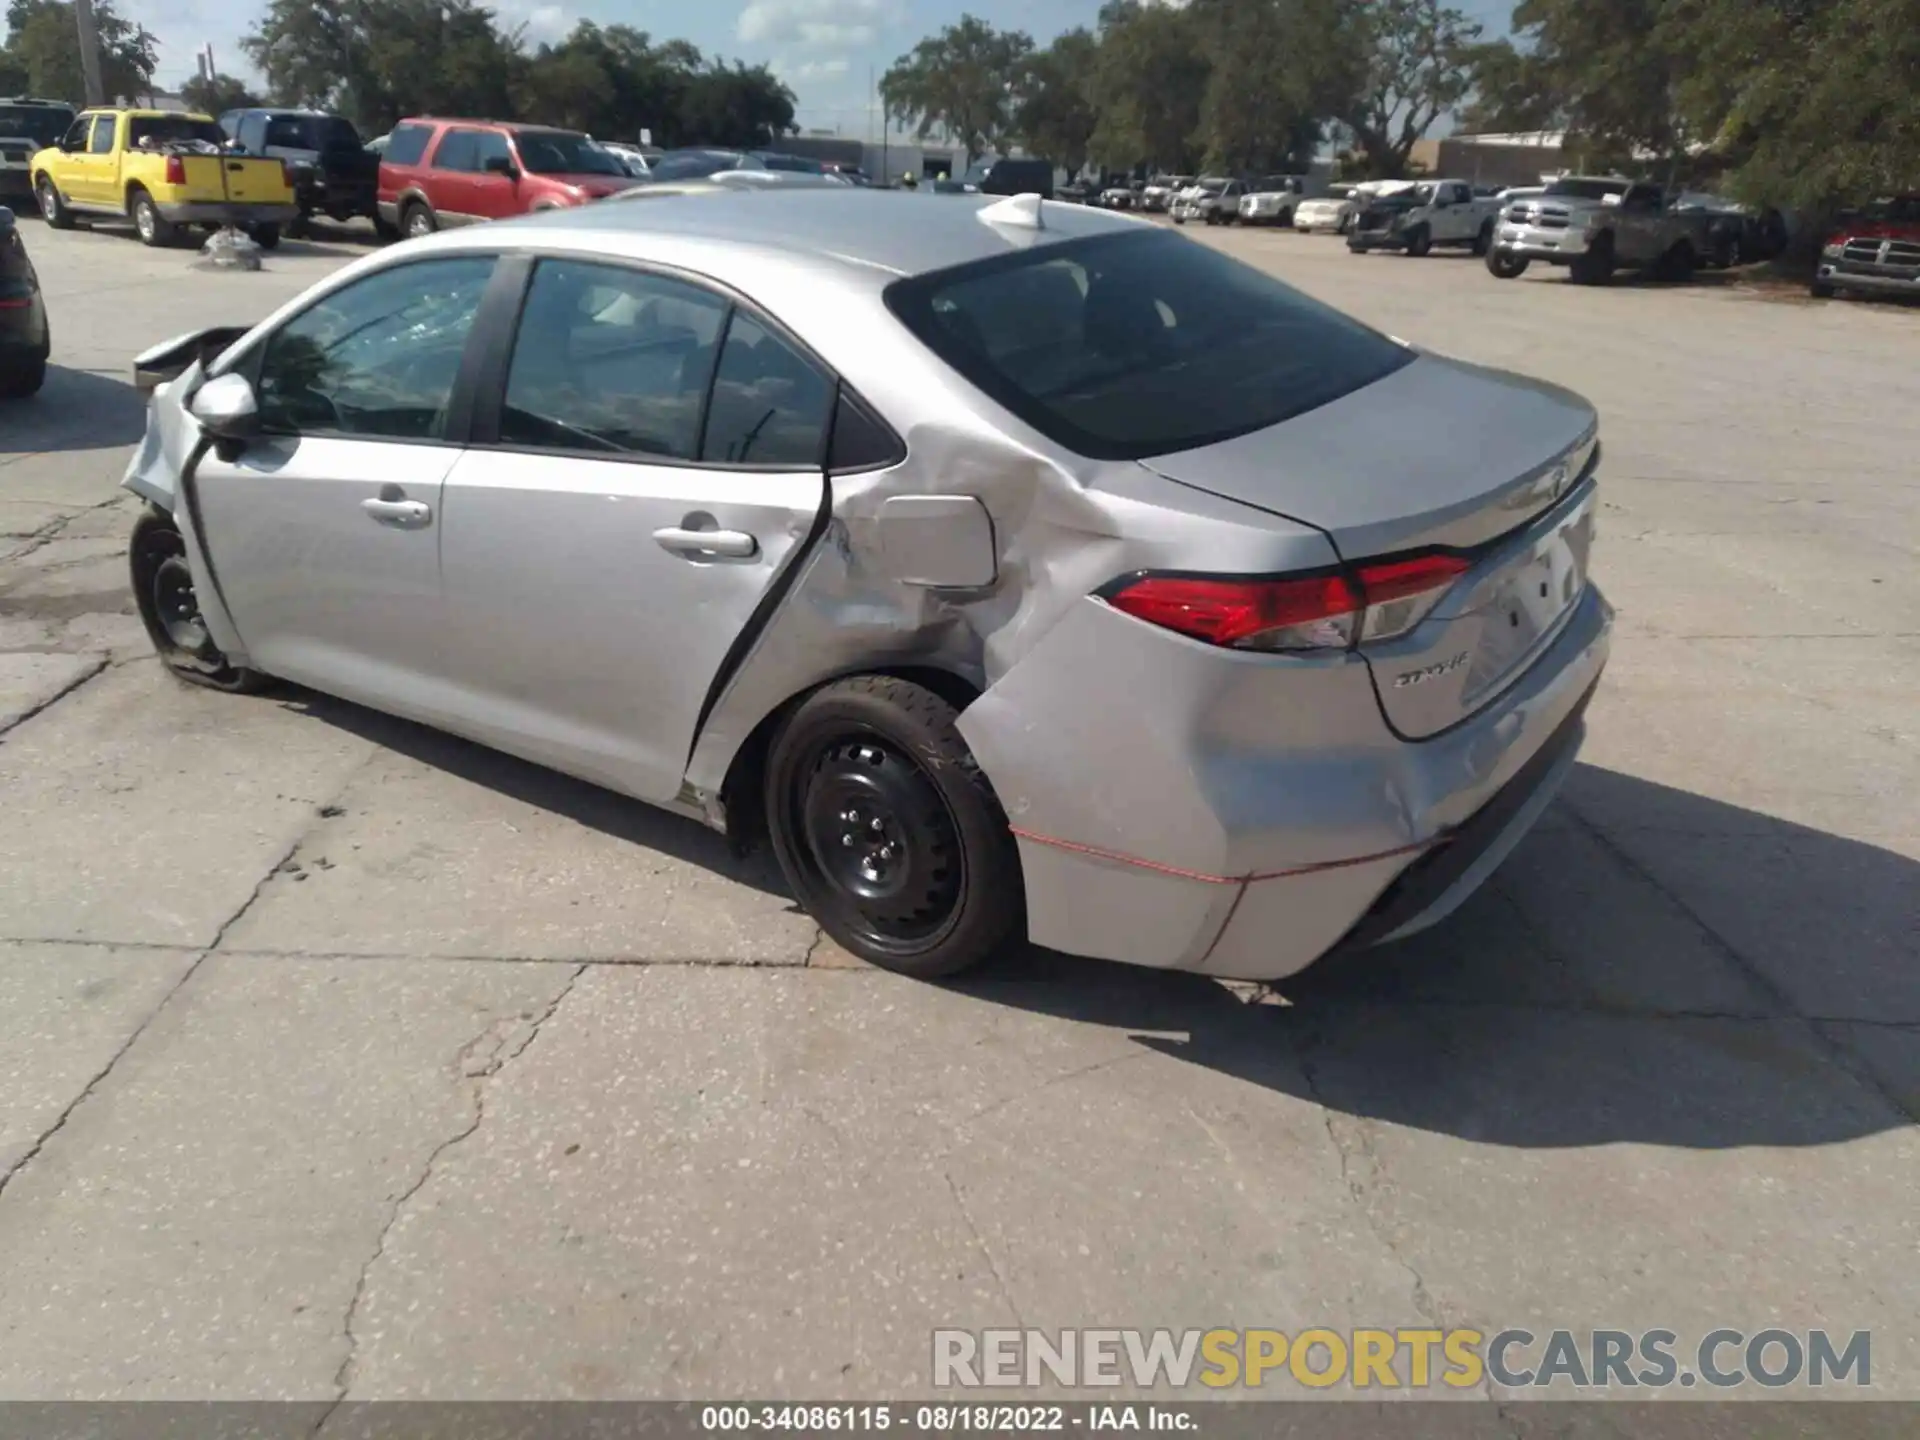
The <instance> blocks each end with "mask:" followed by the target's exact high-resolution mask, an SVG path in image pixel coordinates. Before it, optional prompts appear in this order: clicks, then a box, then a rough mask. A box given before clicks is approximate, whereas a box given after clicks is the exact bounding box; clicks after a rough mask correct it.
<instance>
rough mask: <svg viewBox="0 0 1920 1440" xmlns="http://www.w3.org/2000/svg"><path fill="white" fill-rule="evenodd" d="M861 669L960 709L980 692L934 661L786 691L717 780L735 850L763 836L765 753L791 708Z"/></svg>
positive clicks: (747, 847) (827, 679)
mask: <svg viewBox="0 0 1920 1440" xmlns="http://www.w3.org/2000/svg"><path fill="white" fill-rule="evenodd" d="M861 675H878V676H886V677H890V678H893V679H896V680H906V681H910V682H912V683H913V684H915V685H920V686H923V687H925V688H926V689H928V690H931V691H932V692H933V693H934V694H936V695H938V696H939V697H940V698H941V699H942V700H945V701H946V702H947V703H948V704H949V705H951V706H953V708H954V709H955V710H957V711H959V712H960V713H961V714H965V713H966V709H967V707H968V706H969V705H971V704H972V703H973V702H974V701H975V700H978V699H979V698H980V695H981V690H980V687H979V686H978V685H976V684H975V683H974V681H973V680H972V679H970V678H969V677H967V676H965V675H963V674H961V673H960V672H959V671H958V670H945V669H941V668H940V667H938V666H934V665H895V666H882V667H879V668H877V669H873V670H849V671H846V672H844V673H841V674H835V675H828V676H824V677H822V678H821V679H819V680H816V681H814V682H813V683H812V684H810V685H808V686H806V687H805V688H804V689H802V690H799V691H797V692H796V693H795V694H793V695H790V696H788V697H787V698H786V699H785V700H783V701H781V702H780V703H779V704H778V705H776V706H774V707H773V709H771V710H769V711H768V712H767V713H766V714H765V715H764V716H762V717H761V719H760V723H759V724H757V725H755V726H754V727H753V729H752V731H750V732H749V733H748V735H747V738H746V739H745V740H744V741H742V742H741V744H740V748H739V749H738V750H736V751H734V754H733V759H732V760H731V761H729V762H728V764H727V778H726V779H725V780H723V781H722V782H721V784H720V808H721V813H722V814H723V815H724V816H725V817H726V827H727V843H728V845H729V846H730V847H732V849H733V850H734V851H735V853H737V854H743V855H744V854H746V853H747V852H749V851H751V850H753V849H755V848H756V847H758V846H760V845H762V844H764V843H765V842H766V839H767V809H766V783H765V782H766V773H767V756H768V754H769V753H770V752H771V751H772V749H773V742H774V740H775V739H776V738H778V736H779V734H780V731H781V730H782V729H783V728H785V726H786V723H787V721H788V720H790V719H791V718H792V717H793V713H794V711H796V710H798V709H799V708H800V707H801V706H802V705H804V704H805V703H806V702H807V701H808V699H810V698H811V697H812V696H813V695H814V694H816V693H817V692H819V691H821V690H824V689H825V688H826V687H827V686H829V685H834V684H837V683H839V682H840V681H842V680H851V679H853V678H855V677H856V676H861Z"/></svg>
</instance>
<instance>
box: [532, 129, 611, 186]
mask: <svg viewBox="0 0 1920 1440" xmlns="http://www.w3.org/2000/svg"><path fill="white" fill-rule="evenodd" d="M513 138H514V141H515V142H516V143H517V144H518V146H519V148H520V163H521V164H522V165H523V166H525V167H526V168H527V169H528V170H530V171H532V172H533V173H534V174H535V175H619V176H623V177H624V176H625V175H626V173H627V170H626V167H625V166H624V165H622V164H621V163H620V162H619V161H618V160H616V159H614V158H613V156H611V155H609V154H608V153H607V152H606V151H604V150H602V149H601V148H600V147H599V146H598V145H596V144H594V143H593V141H591V140H589V139H588V138H587V137H586V136H584V135H571V134H568V133H567V132H566V131H564V130H521V131H518V132H516V133H515V135H514V137H513Z"/></svg>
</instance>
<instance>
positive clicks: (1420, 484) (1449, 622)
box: [1143, 355, 1597, 738]
mask: <svg viewBox="0 0 1920 1440" xmlns="http://www.w3.org/2000/svg"><path fill="white" fill-rule="evenodd" d="M1594 436H1595V417H1594V412H1593V408H1592V407H1591V406H1590V405H1588V404H1587V403H1586V402H1585V401H1584V400H1582V399H1580V397H1579V396H1577V395H1574V394H1572V393H1571V392H1570V391H1566V390H1562V389H1560V388H1558V387H1557V386H1553V385H1548V384H1545V383H1544V382H1541V381H1536V380H1529V379H1526V378H1524V377H1521V376H1517V375H1509V374H1506V373H1504V372H1501V371H1497V370H1489V369H1484V368H1482V367H1479V366H1475V365H1468V364H1464V363H1462V362H1459V361H1454V360H1445V359H1440V358H1438V357H1435V356H1429V355H1422V356H1421V357H1420V358H1419V359H1417V360H1415V361H1414V363H1413V364H1411V365H1407V366H1404V367H1402V368H1401V369H1399V370H1396V371H1394V372H1393V373H1392V374H1391V375H1388V376H1387V377H1385V378H1384V379H1382V380H1379V381H1377V382H1375V383H1374V384H1372V385H1369V386H1367V387H1365V388H1364V389H1361V390H1357V391H1355V392H1354V393H1352V394H1351V395H1347V396H1345V397H1343V398H1342V399H1340V400H1337V401H1335V402H1333V403H1332V404H1329V405H1323V406H1321V407H1320V408H1319V409H1317V410H1313V411H1310V412H1308V413H1307V414H1305V415H1299V416H1295V417H1294V418H1293V419H1291V420H1287V421H1285V422H1283V423H1281V424H1279V425H1276V426H1272V427H1270V428H1268V429H1266V430H1261V431H1256V432H1254V433H1252V434H1249V435H1242V436H1238V437H1236V438H1235V439H1232V440H1226V441H1222V442H1220V443H1218V444H1215V445H1208V446H1203V447H1201V448H1199V449H1196V450H1187V451H1181V452H1178V453H1176V454H1172V455H1162V456H1157V457H1154V458H1153V459H1151V460H1148V461H1145V462H1143V463H1144V464H1146V465H1147V466H1148V468H1150V469H1152V470H1154V471H1155V472H1156V473H1158V474H1160V475H1163V476H1165V477H1166V478H1167V479H1169V480H1173V481H1176V482H1178V483H1180V484H1182V485H1187V486H1190V487H1192V488H1194V489H1197V490H1204V491H1206V492H1207V493H1209V494H1212V495H1218V496H1220V497H1222V498H1224V499H1228V500H1236V501H1239V502H1241V503H1242V504H1246V505H1251V506H1253V507H1255V508H1256V509H1260V510H1265V511H1268V512H1270V513H1272V514H1276V515H1282V516H1285V517H1286V518H1288V519H1290V520H1295V521H1298V522H1300V523H1302V524H1306V525H1311V526H1314V527H1315V528H1317V529H1319V530H1322V531H1324V532H1325V533H1326V535H1327V537H1328V539H1329V540H1331V541H1332V542H1333V545H1334V547H1335V549H1336V550H1338V552H1339V553H1340V555H1341V557H1342V558H1343V559H1344V560H1346V561H1348V562H1357V561H1362V560H1372V559H1379V558H1382V557H1388V556H1398V555H1405V554H1408V553H1410V552H1418V551H1431V550H1447V551H1452V552H1455V553H1458V554H1461V555H1463V556H1464V557H1465V558H1467V559H1468V560H1469V561H1470V562H1471V568H1469V569H1468V570H1467V571H1466V572H1465V573H1464V574H1462V575H1461V576H1460V577H1459V578H1458V580H1456V581H1455V582H1454V583H1453V585H1452V586H1451V587H1450V588H1449V589H1448V591H1447V593H1446V595H1445V596H1444V597H1443V598H1442V599H1441V601H1440V603H1439V604H1438V605H1437V606H1435V607H1434V609H1433V611H1432V613H1431V614H1430V615H1428V616H1427V617H1426V618H1425V619H1424V620H1423V621H1421V623H1420V624H1419V625H1417V626H1415V627H1414V628H1413V629H1412V630H1411V631H1409V632H1408V633H1406V634H1405V635H1403V636H1400V637H1399V638H1397V639H1393V640H1390V641H1384V642H1372V643H1369V644H1367V645H1365V646H1363V647H1362V650H1361V654H1362V655H1363V656H1364V657H1365V658H1366V660H1367V663H1368V665H1369V667H1370V668H1371V670H1372V672H1373V677H1374V684H1375V688H1376V690H1377V692H1378V694H1379V698H1380V707H1381V711H1382V713H1383V715H1384V716H1385V718H1386V720H1387V722H1388V724H1389V725H1391V726H1392V727H1393V729H1394V730H1395V731H1396V732H1397V733H1398V734H1400V735H1402V736H1405V737H1408V738H1422V737H1425V736H1428V735H1433V734H1437V733H1438V732H1440V731H1442V730H1445V729H1447V728H1449V727H1450V726H1452V725H1454V724H1455V723H1457V722H1459V721H1460V720H1463V719H1465V718H1466V717H1467V716H1469V715H1471V714H1473V713H1474V712H1475V711H1476V710H1478V709H1480V708H1481V707H1482V706H1484V705H1486V704H1487V703H1489V702H1490V701H1491V700H1493V699H1494V698H1495V697H1496V696H1497V695H1498V694H1499V693H1500V692H1501V691H1502V690H1504V689H1505V688H1506V686H1507V685H1508V684H1510V683H1511V682H1512V681H1513V680H1514V679H1517V678H1518V677H1519V675H1520V674H1522V673H1523V672H1524V671H1525V669H1526V667H1527V664H1528V663H1530V661H1531V660H1532V659H1533V658H1534V657H1536V656H1537V655H1538V653H1539V652H1540V651H1541V650H1542V649H1544V648H1545V646H1546V645H1547V644H1548V643H1549V642H1550V641H1551V639H1552V637H1553V635H1554V634H1556V633H1557V632H1558V630H1559V628H1560V626H1561V624H1562V623H1564V621H1565V619H1566V617H1567V615H1568V614H1570V613H1571V611H1572V608H1573V605H1574V603H1575V602H1576V601H1577V600H1578V599H1579V597H1580V594H1581V592H1582V591H1583V590H1584V588H1585V585H1586V572H1587V556H1588V550H1589V547H1590V544H1591V537H1592V525H1593V509H1594V505H1593V486H1592V481H1591V476H1590V474H1589V473H1587V472H1589V471H1590V470H1591V468H1592V461H1593V460H1594V458H1595V457H1596V456H1597V443H1596V441H1595V438H1594Z"/></svg>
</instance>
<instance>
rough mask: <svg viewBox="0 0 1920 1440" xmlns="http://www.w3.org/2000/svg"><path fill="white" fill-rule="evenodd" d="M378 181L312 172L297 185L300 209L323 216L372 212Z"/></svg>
mask: <svg viewBox="0 0 1920 1440" xmlns="http://www.w3.org/2000/svg"><path fill="white" fill-rule="evenodd" d="M375 193H376V191H375V188H374V182H373V181H372V180H371V179H368V180H364V181H354V180H345V179H339V178H328V177H326V176H324V175H317V174H312V173H309V174H307V175H303V176H302V177H301V178H300V180H299V181H298V183H297V184H296V185H295V186H294V199H295V202H296V204H297V206H298V208H299V209H301V210H305V211H311V212H314V213H316V214H321V215H372V214H373V213H374V196H375Z"/></svg>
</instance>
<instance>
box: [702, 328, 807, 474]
mask: <svg viewBox="0 0 1920 1440" xmlns="http://www.w3.org/2000/svg"><path fill="white" fill-rule="evenodd" d="M832 408H833V384H832V382H831V381H829V380H828V379H827V377H826V376H824V375H822V374H821V373H820V372H819V371H818V370H816V369H815V368H814V367H813V365H812V364H811V363H810V362H809V361H808V360H806V359H805V358H804V357H803V356H801V355H800V354H799V353H798V352H796V351H795V350H794V348H793V347H792V346H791V345H788V344H787V343H786V342H785V341H784V340H782V339H780V338H779V337H778V336H776V335H774V334H772V333H770V332H769V331H768V330H767V328H766V327H765V326H764V325H762V324H760V323H759V322H758V321H756V320H754V319H753V318H752V317H750V316H747V315H742V314H741V313H740V312H739V311H737V310H736V311H734V313H733V320H732V322H731V323H730V324H728V326H727V340H726V344H725V345H723V346H721V348H720V366H719V368H718V369H717V370H716V371H715V372H714V376H713V398H712V400H711V401H709V402H708V406H707V429H706V436H705V438H704V440H703V442H702V444H701V446H700V458H701V459H702V460H705V461H708V462H709V463H712V464H717V465H769V466H771V465H791V466H793V467H794V468H795V469H809V468H817V467H818V466H819V465H820V463H821V459H822V455H823V453H824V451H825V449H826V440H827V415H828V413H829V411H830V410H831V409H832Z"/></svg>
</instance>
